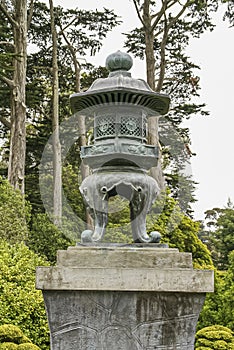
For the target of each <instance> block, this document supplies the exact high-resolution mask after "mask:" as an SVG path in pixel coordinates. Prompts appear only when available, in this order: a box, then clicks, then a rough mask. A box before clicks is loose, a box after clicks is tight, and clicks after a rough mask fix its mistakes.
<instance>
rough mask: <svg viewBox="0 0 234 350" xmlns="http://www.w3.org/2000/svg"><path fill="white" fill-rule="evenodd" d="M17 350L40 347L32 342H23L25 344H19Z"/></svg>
mask: <svg viewBox="0 0 234 350" xmlns="http://www.w3.org/2000/svg"><path fill="white" fill-rule="evenodd" d="M17 350H40V348H39V347H38V346H36V345H34V344H30V343H25V344H20V345H19V346H18V348H17Z"/></svg>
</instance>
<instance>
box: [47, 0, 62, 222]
mask: <svg viewBox="0 0 234 350" xmlns="http://www.w3.org/2000/svg"><path fill="white" fill-rule="evenodd" d="M49 3H50V19H51V35H52V46H53V52H52V71H53V87H52V91H53V93H52V94H53V103H52V131H53V210H54V212H53V214H54V215H53V217H54V223H55V224H57V225H61V219H62V159H61V144H60V139H59V77H58V39H57V30H56V26H55V16H54V4H53V0H50V1H49Z"/></svg>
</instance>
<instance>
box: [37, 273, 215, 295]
mask: <svg viewBox="0 0 234 350" xmlns="http://www.w3.org/2000/svg"><path fill="white" fill-rule="evenodd" d="M212 281H213V272H212V271H201V270H197V271H196V270H189V269H186V270H184V271H183V270H180V269H161V270H160V269H158V270H156V269H152V268H139V269H136V268H135V269H134V268H124V269H121V268H82V267H81V268H76V267H75V268H72V267H62V268H61V267H49V268H48V267H41V268H38V269H37V288H38V289H46V290H64V289H66V290H104V291H105V290H113V291H159V292H161V291H166V292H187V293H195V292H197V293H205V292H212V291H213V283H212Z"/></svg>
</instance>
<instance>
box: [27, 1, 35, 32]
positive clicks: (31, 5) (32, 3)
mask: <svg viewBox="0 0 234 350" xmlns="http://www.w3.org/2000/svg"><path fill="white" fill-rule="evenodd" d="M33 8H34V0H31V1H30V6H29V14H28V20H27V29H28V30H29V28H30V25H31V22H32V16H33Z"/></svg>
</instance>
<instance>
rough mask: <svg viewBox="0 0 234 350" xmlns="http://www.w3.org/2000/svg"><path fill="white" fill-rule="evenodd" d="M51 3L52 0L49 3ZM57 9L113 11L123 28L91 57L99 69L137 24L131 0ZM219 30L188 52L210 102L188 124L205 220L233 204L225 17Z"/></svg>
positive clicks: (232, 63) (230, 63)
mask: <svg viewBox="0 0 234 350" xmlns="http://www.w3.org/2000/svg"><path fill="white" fill-rule="evenodd" d="M47 3H48V1H47ZM54 3H55V5H61V6H64V7H65V6H66V7H70V8H72V7H79V8H81V9H96V8H98V9H102V8H103V7H106V8H109V9H114V10H115V13H116V14H118V15H120V16H121V17H122V20H123V24H122V25H121V26H119V27H118V28H116V29H114V30H113V31H112V32H111V33H110V34H109V35H108V38H107V39H106V40H105V41H104V42H103V48H102V49H101V51H100V52H99V53H98V54H97V55H96V57H95V58H91V59H90V60H89V61H91V62H92V63H93V64H95V65H104V64H105V59H106V56H107V55H108V54H110V53H112V52H115V51H117V50H119V49H120V50H123V51H124V49H123V42H124V36H123V35H122V34H121V33H123V32H127V31H129V30H131V29H133V28H134V27H136V26H137V25H138V24H139V21H138V19H137V16H136V13H135V11H134V8H133V4H132V2H131V1H130V0H118V1H114V0H99V1H95V0H66V1H62V0H55V1H54ZM215 23H216V24H217V27H216V29H215V30H214V31H213V32H212V33H205V34H203V36H202V37H201V38H200V39H194V40H193V41H192V43H191V45H190V47H189V49H188V52H189V55H190V56H191V58H192V60H193V61H194V63H197V64H198V65H200V67H201V72H199V75H200V77H201V86H202V90H201V92H200V95H201V98H200V101H201V102H202V103H203V102H205V103H206V104H207V109H208V110H209V111H210V116H209V117H202V116H200V117H199V116H197V117H194V118H193V119H192V120H191V121H189V122H186V124H185V126H189V127H190V132H191V139H192V151H193V152H195V153H196V154H197V156H195V157H193V159H192V161H191V163H192V174H193V178H194V180H195V181H196V182H198V183H199V184H198V185H197V191H196V197H197V200H198V202H197V203H196V204H195V205H194V206H193V209H194V212H195V218H196V219H203V218H204V215H203V213H204V211H205V210H207V209H211V208H213V207H223V206H224V205H225V204H226V203H227V200H228V197H230V198H231V199H232V200H233V201H234V155H233V152H234V115H233V107H232V105H233V101H234V91H233V84H234V45H233V37H234V28H228V23H223V22H222V14H221V13H220V14H219V15H218V16H215ZM131 72H132V76H133V77H135V78H143V79H145V65H144V63H143V62H142V61H140V60H135V59H134V67H133V68H132V70H131Z"/></svg>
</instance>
